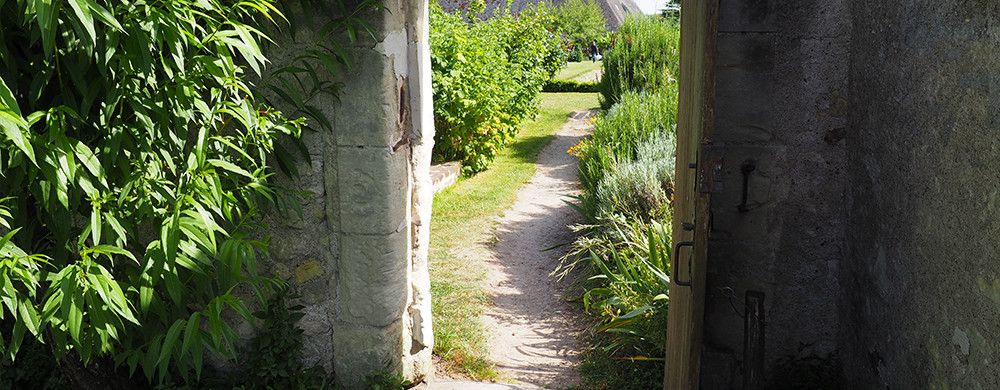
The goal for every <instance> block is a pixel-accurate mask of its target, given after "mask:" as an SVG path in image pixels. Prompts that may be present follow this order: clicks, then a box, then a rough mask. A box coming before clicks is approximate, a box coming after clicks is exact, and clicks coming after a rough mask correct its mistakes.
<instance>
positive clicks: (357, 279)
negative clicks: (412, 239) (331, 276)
mask: <svg viewBox="0 0 1000 390" xmlns="http://www.w3.org/2000/svg"><path fill="white" fill-rule="evenodd" d="M340 237H341V248H342V253H341V256H340V269H339V276H338V283H337V288H338V292H337V297H338V300H337V315H338V320H340V321H343V322H350V323H356V324H363V325H369V326H385V325H387V324H390V323H392V322H393V321H396V320H398V319H400V318H402V316H403V313H404V310H405V307H406V299H407V293H408V284H407V283H408V281H407V276H408V275H407V273H408V272H407V271H408V262H409V260H410V259H409V240H408V234H407V232H405V231H404V232H399V233H394V234H390V235H384V236H383V235H376V236H368V235H354V234H342V235H341V236H340Z"/></svg>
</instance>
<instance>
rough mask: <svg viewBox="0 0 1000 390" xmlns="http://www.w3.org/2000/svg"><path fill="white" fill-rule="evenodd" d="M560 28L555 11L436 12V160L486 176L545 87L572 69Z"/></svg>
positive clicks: (433, 34)
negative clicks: (564, 69)
mask: <svg viewBox="0 0 1000 390" xmlns="http://www.w3.org/2000/svg"><path fill="white" fill-rule="evenodd" d="M552 24H553V21H552V15H551V14H550V13H549V11H548V8H547V7H533V8H529V9H526V10H524V11H522V12H521V13H519V14H518V15H517V16H512V15H510V13H509V12H506V11H498V12H496V13H495V15H494V17H492V18H490V19H488V20H479V19H478V18H476V17H471V16H469V15H465V14H459V13H455V14H449V13H446V12H444V11H443V10H442V9H441V7H440V6H438V5H432V10H431V37H430V38H431V54H432V56H431V63H432V71H433V87H434V120H435V127H436V135H435V146H434V156H435V159H436V160H438V161H447V160H461V161H462V169H463V173H465V174H473V173H476V172H480V171H482V170H484V169H486V167H487V166H488V165H489V164H490V162H491V161H493V159H494V157H495V156H496V154H497V152H498V151H500V149H501V148H503V147H504V146H505V145H507V143H508V142H510V140H511V139H513V137H514V135H515V133H516V132H517V127H518V126H519V125H520V124H521V123H522V122H523V121H524V120H525V119H527V118H529V117H531V116H533V115H534V114H535V113H536V111H537V109H538V107H537V105H538V104H537V98H538V94H539V92H540V91H541V90H542V86H543V85H544V84H545V82H546V81H548V80H549V78H551V77H552V75H553V74H555V72H556V71H558V70H559V69H560V68H561V67H562V66H563V64H564V63H565V55H564V54H563V53H562V50H561V49H560V47H559V39H558V37H557V35H556V34H555V33H554V32H553V31H551V30H550V29H551V26H552Z"/></svg>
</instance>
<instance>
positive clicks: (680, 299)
mask: <svg viewBox="0 0 1000 390" xmlns="http://www.w3.org/2000/svg"><path fill="white" fill-rule="evenodd" d="M718 1H719V0H683V2H682V5H681V59H680V61H681V67H680V69H681V70H680V73H681V74H680V96H679V101H678V123H677V174H676V176H675V193H674V220H673V241H674V253H673V256H674V257H673V259H674V262H673V264H674V265H673V270H672V272H673V281H672V284H671V286H670V309H669V314H668V320H667V351H666V356H667V358H666V370H665V374H664V380H663V386H664V388H665V389H670V390H673V389H697V388H698V383H699V376H700V373H699V368H700V359H701V338H702V321H703V320H704V311H705V271H706V267H705V266H706V262H707V254H708V247H707V244H708V234H709V229H710V226H709V225H710V223H711V221H710V202H711V195H712V189H713V187H715V177H717V176H718V175H716V173H719V172H720V171H721V168H722V160H721V158H719V157H717V156H716V154H715V153H713V148H712V145H711V133H712V130H713V128H714V126H715V124H714V111H713V110H714V97H715V53H716V50H715V42H716V34H717V26H718V9H719V3H718Z"/></svg>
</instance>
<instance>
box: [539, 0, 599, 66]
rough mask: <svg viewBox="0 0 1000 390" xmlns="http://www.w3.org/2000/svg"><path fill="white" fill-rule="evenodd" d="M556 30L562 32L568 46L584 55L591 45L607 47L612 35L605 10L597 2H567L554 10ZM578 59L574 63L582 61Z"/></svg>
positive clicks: (579, 0) (584, 0) (576, 0)
mask: <svg viewBox="0 0 1000 390" xmlns="http://www.w3.org/2000/svg"><path fill="white" fill-rule="evenodd" d="M553 13H554V14H555V23H556V28H558V29H559V31H561V32H562V34H563V37H564V39H565V40H566V46H567V47H569V48H570V49H571V50H572V51H574V52H576V53H581V54H582V53H583V52H585V51H586V50H587V49H588V48H590V44H591V43H597V45H598V47H607V45H608V41H609V40H610V35H609V32H608V27H607V19H606V18H605V17H604V10H602V9H601V6H600V5H599V4H597V1H596V0H566V1H564V2H563V3H562V4H559V6H557V7H555V8H554V12H553ZM581 60H582V59H580V58H577V59H575V60H574V61H581Z"/></svg>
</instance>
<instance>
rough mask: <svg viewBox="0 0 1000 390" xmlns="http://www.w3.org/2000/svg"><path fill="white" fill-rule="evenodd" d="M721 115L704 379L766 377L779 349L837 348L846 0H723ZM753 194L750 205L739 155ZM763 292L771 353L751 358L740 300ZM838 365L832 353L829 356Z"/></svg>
mask: <svg viewBox="0 0 1000 390" xmlns="http://www.w3.org/2000/svg"><path fill="white" fill-rule="evenodd" d="M719 5H720V15H719V35H718V48H717V60H716V67H715V72H716V97H715V99H716V106H715V117H716V126H715V134H714V136H713V145H714V147H715V148H717V149H716V150H715V151H714V152H712V153H721V155H722V156H723V157H724V166H725V170H724V172H723V177H722V181H723V186H722V189H721V190H720V191H719V192H717V193H715V194H714V195H713V199H712V203H713V206H712V231H711V239H710V240H711V241H710V246H709V253H708V278H707V287H706V309H705V321H704V324H705V325H704V347H703V350H702V351H703V354H702V369H701V372H702V382H701V383H702V387H704V388H707V389H725V388H742V386H743V370H742V365H743V363H744V362H745V361H746V360H748V359H751V360H759V359H763V361H762V362H760V366H761V367H762V368H763V369H764V377H763V384H764V385H765V388H770V387H769V386H766V383H767V381H769V380H772V379H773V380H777V381H782V380H784V378H783V377H782V376H783V375H787V374H788V373H789V370H790V368H789V365H795V364H798V363H800V362H799V361H797V360H795V359H792V360H790V361H786V360H785V359H784V358H788V357H795V356H799V352H800V351H799V349H800V346H803V345H807V346H808V349H807V350H806V351H804V354H803V355H801V356H802V357H804V356H805V355H808V354H815V355H816V356H817V357H819V358H830V359H835V358H833V357H832V353H833V352H834V351H836V350H837V334H838V327H839V319H838V311H837V296H838V292H839V287H838V279H837V278H838V272H839V271H838V268H839V263H840V261H841V259H842V257H843V255H844V251H845V242H844V228H845V215H844V207H845V201H844V194H845V178H846V172H845V170H844V167H845V164H846V151H845V146H844V141H843V137H844V128H845V126H846V125H847V114H848V100H847V96H848V64H849V62H848V59H849V49H850V46H849V42H850V29H851V23H850V14H849V11H850V10H849V7H848V5H849V3H848V1H847V0H808V1H791V0H720V4H719ZM751 166H752V167H753V168H752V171H750V172H749V173H748V174H747V179H748V183H747V184H748V185H747V193H746V194H747V202H746V204H745V206H744V207H743V208H742V209H741V207H740V205H741V203H742V197H743V181H744V173H743V172H744V167H747V168H746V169H747V170H748V171H749V170H750V168H749V167H751ZM748 291H756V292H762V293H763V294H764V319H765V321H766V323H765V340H764V345H765V348H764V350H765V353H764V355H763V356H762V357H753V356H743V355H744V353H743V345H744V319H743V318H742V316H743V315H744V299H745V296H746V294H747V292H748ZM834 363H835V362H834Z"/></svg>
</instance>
